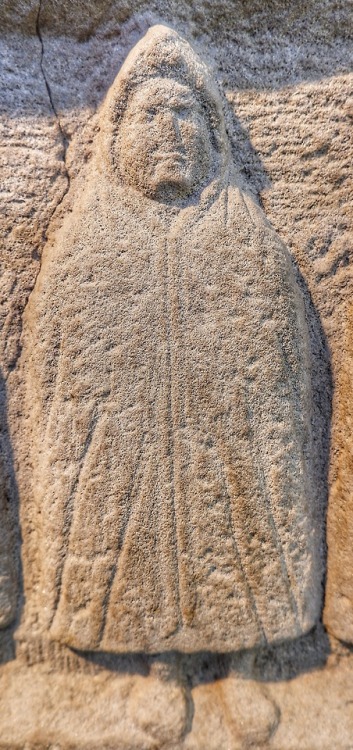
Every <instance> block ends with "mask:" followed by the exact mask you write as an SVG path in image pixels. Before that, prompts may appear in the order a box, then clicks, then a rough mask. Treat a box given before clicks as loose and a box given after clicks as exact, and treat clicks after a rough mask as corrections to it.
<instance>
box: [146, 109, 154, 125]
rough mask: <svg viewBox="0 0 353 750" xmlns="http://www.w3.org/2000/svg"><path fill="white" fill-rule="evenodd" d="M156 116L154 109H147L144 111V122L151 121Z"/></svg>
mask: <svg viewBox="0 0 353 750" xmlns="http://www.w3.org/2000/svg"><path fill="white" fill-rule="evenodd" d="M156 114H157V110H156V108H155V107H149V108H148V109H146V120H148V121H149V122H150V121H151V120H153V118H154V117H155V116H156Z"/></svg>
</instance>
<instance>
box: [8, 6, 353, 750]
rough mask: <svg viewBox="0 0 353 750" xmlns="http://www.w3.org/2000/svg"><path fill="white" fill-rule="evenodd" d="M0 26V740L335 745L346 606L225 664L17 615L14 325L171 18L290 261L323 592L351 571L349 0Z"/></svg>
mask: <svg viewBox="0 0 353 750" xmlns="http://www.w3.org/2000/svg"><path fill="white" fill-rule="evenodd" d="M39 11H40V13H39ZM0 15H1V20H2V30H3V32H5V31H6V37H5V36H3V37H2V38H1V53H2V61H3V64H2V67H1V82H2V91H1V110H2V118H1V131H2V141H1V148H2V153H3V155H4V158H3V159H2V167H1V171H2V179H1V202H2V205H3V206H4V208H5V210H4V213H3V214H2V219H1V221H2V229H1V236H2V238H3V244H2V251H1V262H2V264H3V265H2V269H1V295H2V296H1V308H0V309H1V325H2V328H1V330H2V334H1V362H2V364H1V367H2V377H3V381H2V384H3V385H2V391H1V392H2V417H1V426H2V433H1V434H2V446H3V471H2V486H3V492H4V495H3V497H4V498H6V502H2V503H1V508H0V509H1V513H2V514H3V516H2V517H3V518H4V519H5V520H4V522H3V526H2V529H4V530H5V534H4V541H2V544H4V547H2V549H5V554H4V555H3V557H2V558H1V559H4V560H5V571H6V572H5V577H6V580H7V581H9V580H11V582H12V581H14V584H13V587H11V592H12V593H11V596H10V599H11V605H10V608H8V603H5V607H4V609H6V607H7V608H8V609H7V611H8V612H11V614H10V615H9V617H13V616H14V613H15V608H14V601H13V597H14V592H15V590H16V585H15V580H17V582H18V587H19V591H20V593H19V596H18V597H17V613H18V614H17V620H16V621H15V624H14V626H13V627H12V628H7V629H6V628H5V629H3V630H2V631H0V639H1V649H2V650H1V653H2V658H3V665H2V667H1V676H0V680H1V703H0V716H1V718H0V727H1V733H0V734H1V742H2V746H3V747H4V748H5V747H6V748H24V747H26V750H28V748H30V749H31V750H32V748H33V750H34V748H35V749H36V750H38V749H39V748H44V747H48V745H49V746H51V747H59V748H63V749H64V748H65V750H66V748H96V747H97V746H99V747H103V748H108V747H109V748H118V747H119V748H120V747H127V748H129V747H131V748H144V747H146V748H150V747H151V748H152V747H153V748H154V747H170V748H171V747H180V748H181V747H183V748H184V747H185V748H195V749H196V748H205V747H207V748H211V749H212V748H213V747H214V748H217V750H218V749H219V748H223V747H224V748H228V747H229V746H231V747H234V748H238V747H239V748H246V747H249V746H254V747H270V748H275V749H278V750H283V749H284V748H286V750H287V748H288V749H291V748H293V750H294V749H295V750H297V749H298V750H299V749H300V750H304V749H307V750H314V749H315V748H317V749H318V750H319V748H320V750H325V748H327V749H328V748H330V750H331V748H332V747H335V748H336V747H337V748H345V749H347V750H348V748H349V747H350V746H351V738H352V736H353V726H352V722H353V704H352V700H353V696H352V687H351V686H352V654H351V647H350V646H348V645H345V643H344V641H348V640H349V637H347V636H348V634H349V633H351V619H347V621H346V624H345V619H344V613H345V612H347V613H348V614H347V615H346V617H347V618H350V610H349V607H347V608H346V609H345V608H344V607H343V608H342V615H340V616H339V621H337V614H336V613H337V607H336V608H335V611H334V613H333V612H332V607H331V612H330V609H329V608H328V610H327V616H326V620H325V621H326V624H327V627H328V632H326V631H325V630H324V629H323V627H322V625H320V624H319V625H318V626H317V627H316V628H315V629H314V630H313V631H312V632H311V633H309V634H308V635H307V636H303V637H301V638H299V639H297V640H294V641H292V642H290V643H287V644H281V645H279V646H272V647H261V648H257V649H255V650H249V651H246V652H244V653H243V654H238V655H235V654H229V655H227V656H225V655H222V654H210V653H207V652H205V653H203V654H200V655H189V656H183V657H180V656H178V655H176V654H175V655H173V654H171V655H170V656H169V657H168V658H166V657H162V656H161V657H157V656H147V655H138V656H127V657H125V656H114V655H107V654H85V655H81V656H79V655H75V653H74V652H73V651H71V650H70V649H69V648H65V647H63V646H56V645H55V644H54V645H53V644H52V643H50V642H49V641H47V640H46V639H43V638H42V637H41V636H37V630H38V628H37V626H38V622H37V619H36V613H35V609H33V610H31V615H30V618H29V619H28V620H27V621H26V622H25V621H24V619H23V612H24V608H23V604H24V596H23V586H25V587H26V589H27V590H26V591H25V594H28V593H32V594H33V592H35V585H36V581H35V568H34V566H32V564H31V563H32V561H33V558H32V557H31V555H32V553H33V550H34V549H35V542H34V541H33V540H34V538H35V537H34V536H33V531H34V532H35V529H33V519H32V518H31V513H30V502H29V499H30V497H29V487H30V485H31V477H32V463H31V459H30V456H29V452H28V451H27V449H25V448H24V445H25V444H27V443H25V442H24V436H25V435H26V436H27V437H26V441H28V433H27V432H26V430H27V429H28V421H27V423H26V413H27V412H26V409H25V405H24V403H23V399H24V392H25V388H24V384H25V380H26V372H25V369H24V368H23V364H22V363H23V361H24V360H23V355H22V356H21V351H22V344H23V339H22V338H21V334H22V325H23V313H24V310H25V308H26V305H27V301H28V297H29V294H30V292H31V291H32V289H33V287H34V284H35V281H36V278H37V276H38V273H39V270H40V262H41V256H42V250H43V248H44V245H45V244H46V242H47V241H48V238H49V240H51V239H52V238H53V237H55V236H56V234H57V232H58V230H59V229H60V226H61V225H62V222H63V219H64V217H65V216H66V215H67V213H68V211H70V210H71V207H72V205H73V198H74V196H75V190H76V187H75V186H78V185H79V184H80V179H81V173H82V172H83V170H84V169H85V168H86V166H87V164H88V165H89V163H90V161H91V159H92V154H93V151H94V143H95V139H96V135H97V132H98V127H99V116H100V115H99V111H100V106H101V104H102V103H103V101H104V99H105V96H106V93H107V91H108V89H109V87H110V86H111V84H112V83H113V81H114V79H115V77H116V74H117V72H118V70H119V68H120V66H121V64H122V62H123V60H124V59H125V57H126V55H127V53H128V52H129V50H130V49H131V48H132V47H133V46H134V44H135V43H136V42H137V41H138V39H140V38H141V36H142V35H143V34H144V33H145V32H146V31H147V29H148V27H149V26H151V25H153V24H154V23H161V22H162V23H169V24H171V25H172V26H173V27H174V28H176V29H177V30H178V31H179V32H180V33H181V34H182V35H184V36H185V37H186V38H187V39H188V40H189V41H190V42H191V43H192V44H193V46H194V48H195V49H196V50H197V51H198V52H199V53H200V54H201V56H202V57H203V59H204V60H205V61H206V62H207V63H208V65H210V66H211V67H212V68H213V70H214V71H215V76H216V78H217V80H218V83H219V84H220V86H221V89H222V90H223V92H224V94H225V96H226V98H227V100H228V103H229V106H230V109H229V111H228V112H227V128H228V132H229V133H230V140H231V145H232V153H233V159H234V162H235V164H236V166H237V168H238V171H239V178H240V182H241V184H242V187H243V189H245V188H246V190H247V191H249V193H250V194H251V195H252V196H253V197H254V199H255V200H259V201H260V203H261V204H262V207H263V209H264V211H265V213H266V216H267V218H268V219H269V220H270V222H271V223H272V225H273V227H274V228H275V230H276V231H277V233H278V235H279V237H280V238H281V239H282V241H283V242H284V243H285V244H286V246H287V247H288V248H289V249H290V252H291V254H292V256H293V258H294V262H295V265H296V268H297V280H298V283H299V286H300V289H301V294H302V295H303V298H304V300H305V305H306V319H307V323H308V325H309V330H310V337H311V352H312V355H311V356H312V383H313V386H314V388H313V391H314V393H313V419H314V425H315V430H314V434H315V435H316V440H317V443H316V449H315V461H316V467H315V472H316V476H317V477H318V484H317V491H318V496H319V497H320V502H321V503H322V506H321V507H322V508H323V509H325V507H326V503H327V497H328V496H329V500H330V498H331V497H332V502H331V503H330V506H329V507H330V514H331V519H332V521H331V527H330V528H331V536H329V537H328V538H329V541H330V545H331V553H330V549H329V559H330V554H331V556H332V560H333V561H334V563H333V564H332V566H331V568H329V571H328V573H329V575H330V571H331V583H330V591H331V592H332V591H333V592H334V596H335V597H336V596H337V591H339V585H340V584H339V583H338V582H339V581H340V577H341V578H342V577H344V578H345V580H346V579H349V569H350V568H351V567H352V560H351V556H350V555H351V552H350V546H349V544H347V550H346V551H345V552H344V554H342V555H341V559H338V562H336V561H335V549H337V546H338V543H337V537H340V526H339V524H338V521H337V520H336V515H335V508H336V507H337V505H336V503H338V505H339V507H340V515H339V516H338V515H337V518H338V520H339V521H340V523H347V521H344V520H343V521H341V520H340V519H341V518H342V508H343V509H344V513H345V517H346V518H348V522H349V518H351V517H352V511H351V509H350V505H349V502H350V496H349V493H348V495H347V500H344V502H342V497H344V498H345V497H346V496H345V495H342V492H341V494H340V495H337V493H340V484H339V482H337V481H336V476H337V463H338V466H340V462H339V460H338V461H337V454H338V451H339V450H341V448H339V447H338V446H341V445H342V441H343V444H344V450H345V451H346V450H348V451H349V421H348V423H347V425H346V424H345V429H344V432H343V434H342V433H341V427H340V424H341V423H340V420H341V419H342V404H344V403H346V402H345V400H344V398H345V397H344V395H342V394H344V393H347V394H349V385H350V382H351V381H350V380H349V379H348V381H347V375H346V373H345V372H343V374H341V370H342V361H341V360H342V352H343V351H344V352H345V353H346V356H349V345H344V347H342V340H343V339H344V340H346V339H347V340H348V341H349V333H348V334H346V333H344V332H346V331H347V327H349V316H348V317H347V314H346V305H347V301H349V299H350V297H351V292H352V289H351V275H352V273H351V247H352V243H351V236H352V218H351V217H352V212H351V205H350V201H351V194H352V181H351V163H352V141H351V133H352V118H353V98H352V80H353V79H352V52H351V49H352V42H351V38H350V30H351V28H352V22H351V15H352V7H351V4H349V3H341V4H338V3H335V4H333V3H329V2H328V3H322V2H320V3H305V4H299V5H296V6H295V7H290V6H289V5H288V4H285V3H269V4H266V7H264V6H263V5H261V6H260V4H258V5H256V4H255V3H254V4H250V3H246V4H245V3H244V4H243V3H228V4H227V3H212V4H206V3H198V4H197V7H196V4H191V3H185V4H183V3H178V4H168V8H166V7H165V6H163V5H162V4H159V5H157V4H156V5H155V6H153V5H151V4H148V5H147V4H142V3H141V4H138V3H134V4H133V5H131V4H129V7H128V6H127V5H126V6H124V5H123V4H122V3H109V4H108V3H106V4H98V3H90V4H86V3H84V4H78V3H62V4H60V7H59V6H57V5H56V4H55V5H54V4H50V3H46V2H44V1H42V3H41V5H40V6H39V4H38V3H34V4H30V3H28V4H26V3H19V4H17V3H3V4H2V6H1V9H0ZM69 188H70V190H69ZM346 371H347V372H348V373H349V367H346ZM348 377H349V376H348ZM342 383H343V385H341V384H342ZM336 384H338V385H337V386H336ZM333 385H334V386H335V387H334V388H332V386H333ZM342 389H344V390H342ZM347 402H348V403H349V396H347ZM340 404H341V407H340ZM344 413H346V412H344ZM344 418H345V417H344ZM347 428H348V429H347ZM347 434H348V437H347ZM338 458H339V457H338ZM348 465H349V463H348ZM338 470H339V471H341V473H342V469H340V468H339V469H338ZM348 481H349V477H348ZM332 484H333V486H334V492H333V493H332V495H331V494H330V487H331V485H332ZM19 501H20V502H19ZM19 508H20V515H21V529H22V531H21V534H22V542H23V544H22V546H20V540H21V538H20V534H19V531H18V526H19V524H18V516H19ZM349 513H350V516H349ZM7 545H8V547H7V549H9V548H10V549H11V555H9V554H8V552H7V549H6V546H7ZM20 550H21V551H22V555H21V557H20V555H19V554H18V553H19V551H20ZM13 553H14V554H13ZM16 556H17V560H16V559H14V558H16ZM21 560H22V561H25V567H26V574H25V576H24V575H23V570H22V565H21V564H20V561H21ZM2 564H3V563H2V562H1V565H2ZM342 565H343V566H344V576H342ZM1 576H3V573H2V568H1ZM2 580H3V579H2ZM3 590H4V591H5V592H6V590H8V589H6V587H4V588H3ZM349 590H350V589H349V586H348V587H347V584H346V583H345V589H344V591H345V592H347V591H349ZM37 593H38V591H37ZM37 600H38V599H37ZM2 601H4V599H3V600H2ZM347 601H348V600H347ZM342 603H344V600H343V599H342V597H341V598H340V604H342ZM0 605H1V601H0ZM340 611H341V610H340ZM31 618H32V619H31ZM5 622H6V621H5V620H4V623H5ZM335 636H336V637H340V638H342V642H341V643H340V642H339V641H337V640H336V638H335ZM15 653H16V660H15V659H14V655H15ZM147 696H149V698H147ZM146 705H149V706H150V710H147V711H146ZM323 707H324V708H323ZM254 713H255V718H254ZM0 746H1V745H0Z"/></svg>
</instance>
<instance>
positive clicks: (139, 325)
mask: <svg viewBox="0 0 353 750" xmlns="http://www.w3.org/2000/svg"><path fill="white" fill-rule="evenodd" d="M147 84H148V85H149V86H150V89H149V90H150V92H152V93H153V97H152V100H153V102H155V103H156V101H157V105H158V106H157V110H158V112H159V114H160V113H161V111H162V110H163V107H164V110H165V109H168V106H167V105H168V102H169V101H171V100H172V99H173V97H175V101H177V100H178V97H179V98H180V97H181V98H182V97H186V98H187V97H188V96H189V98H190V97H191V99H192V100H193V102H194V104H193V105H192V107H191V109H192V110H193V111H192V112H191V114H190V112H189V115H188V117H187V118H186V125H187V127H188V128H189V130H188V131H187V129H185V125H183V126H182V125H180V133H179V136H180V138H179V141H178V143H179V146H181V148H185V150H186V151H187V144H188V137H190V138H191V135H190V133H191V126H192V123H194V125H195V123H196V122H198V125H197V127H198V128H199V129H198V130H197V127H196V125H195V128H194V130H195V132H194V136H193V137H195V140H194V146H195V148H194V151H193V153H196V154H197V158H196V162H197V164H198V169H196V171H195V169H194V170H193V169H192V168H191V167H192V164H191V159H190V158H189V160H188V161H187V165H186V167H187V168H186V167H185V160H184V161H183V160H182V159H180V160H179V157H180V149H179V146H178V149H177V156H176V157H175V159H174V160H173V159H172V160H171V161H169V164H167V163H166V162H164V164H163V163H162V165H161V164H160V163H158V159H157V161H155V162H153V159H152V157H151V153H150V152H148V149H146V147H145V148H143V147H142V150H141V151H140V153H139V155H138V158H137V160H136V161H135V162H134V159H131V158H130V156H131V154H130V151H129V150H128V153H126V154H125V155H124V154H123V153H122V147H123V144H122V143H121V138H122V134H123V135H124V128H125V138H123V142H124V143H126V138H128V128H127V129H126V127H125V123H126V120H125V123H124V118H126V117H127V118H129V117H130V118H132V119H133V116H134V111H135V115H136V111H137V109H138V108H136V106H135V110H134V106H133V103H134V98H135V102H136V97H140V99H139V102H140V105H141V106H142V105H143V102H144V101H146V97H145V99H144V98H143V93H144V92H145V93H146V91H147V90H148V89H147ZM168 91H169V94H168ZM158 96H159V97H160V100H158ZM163 96H164V99H163ZM158 101H159V104H158ZM158 108H159V109H158ZM189 109H190V108H189ZM195 113H196V114H195ZM195 118H196V119H195ZM198 118H199V119H198ZM101 122H102V129H101V132H100V135H99V147H98V148H97V151H96V157H95V160H94V161H93V163H92V165H91V167H90V170H91V171H90V176H88V180H87V184H86V187H85V190H84V191H83V193H82V195H81V196H80V198H79V199H78V200H77V203H76V205H75V206H74V212H73V216H68V217H67V219H66V220H65V222H64V224H63V227H62V229H61V230H60V232H59V233H58V236H57V238H56V239H55V242H54V247H53V248H50V249H48V251H47V254H46V256H45V259H44V262H43V266H42V270H41V273H40V276H39V279H38V282H37V285H36V289H35V291H34V294H33V295H32V299H31V303H30V305H29V306H28V313H27V315H28V326H27V328H28V336H29V342H30V343H29V347H28V351H30V348H31V347H33V355H31V354H30V355H29V359H30V368H31V373H32V387H33V384H34V383H35V384H36V385H35V387H36V389H37V403H38V404H39V406H38V414H40V415H41V416H40V420H39V422H38V426H39V429H42V430H43V434H44V435H45V438H44V444H45V447H44V449H43V450H42V452H41V454H40V455H39V458H38V461H37V479H38V488H37V490H35V491H36V492H37V497H38V500H37V502H38V506H40V507H41V512H42V517H43V522H42V523H43V527H42V537H43V541H42V553H41V554H42V560H43V563H44V561H45V560H47V559H48V560H49V565H48V566H46V565H44V564H43V572H42V584H41V585H42V586H43V589H44V592H45V594H44V597H43V600H44V599H45V602H46V605H47V608H46V612H47V620H46V623H45V624H46V625H47V627H48V628H49V630H50V633H51V636H52V637H53V638H57V639H58V640H61V641H62V642H65V643H68V644H69V645H72V646H74V647H76V648H81V649H102V650H109V651H136V650H145V651H163V650H170V649H180V650H184V651H198V650H202V649H207V650H218V651H228V650H235V649H238V648H246V647H251V646H254V645H256V644H259V643H266V642H275V641H278V640H282V639H284V638H290V637H295V636H297V635H300V634H301V633H303V632H305V631H307V630H308V629H310V628H311V627H312V626H313V624H314V623H315V622H316V620H317V618H318V616H319V612H320V606H321V591H320V585H319V581H320V578H321V575H322V570H321V561H320V550H319V547H320V545H319V539H318V533H319V532H318V530H317V528H315V521H314V519H315V512H314V511H315V509H314V508H313V505H314V504H315V496H314V490H313V486H312V482H313V478H312V474H311V464H310V450H311V425H310V414H311V389H310V382H309V374H308V373H309V361H308V350H307V346H308V344H307V329H306V323H305V317H304V311H303V305H302V301H301V298H300V294H299V290H298V289H297V287H296V283H295V280H294V276H293V272H292V269H291V263H290V259H289V257H288V254H287V252H286V249H285V247H284V246H283V245H282V243H281V242H280V240H279V238H278V237H277V236H276V235H275V233H274V231H273V230H272V228H271V227H270V226H269V225H268V223H267V222H266V219H265V217H264V216H263V214H262V212H261V211H260V209H259V208H258V207H257V206H256V205H255V204H254V202H253V201H252V200H251V199H250V198H249V196H247V195H246V194H243V193H242V192H241V191H240V190H239V187H238V186H237V182H236V177H235V174H234V168H233V166H232V163H231V158H230V150H229V145H228V138H227V134H226V129H225V125H224V119H223V112H222V103H221V99H220V96H219V93H218V91H217V88H216V86H215V84H214V82H213V81H212V78H211V76H210V74H209V72H208V70H207V68H206V67H205V66H204V65H203V63H202V62H201V61H200V59H199V58H198V57H197V55H196V54H195V53H194V52H193V50H192V49H191V47H190V46H189V44H188V43H187V42H185V41H184V40H183V39H181V37H180V36H179V35H178V34H177V33H176V32H174V31H172V30H171V29H168V28H166V27H160V26H159V27H154V28H153V29H151V30H150V31H149V32H148V34H147V35H146V37H145V38H144V39H143V40H142V41H141V42H140V43H139V44H138V45H137V46H136V47H135V48H134V50H133V51H132V53H130V55H129V57H128V59H127V61H126V63H125V65H124V66H123V68H122V70H121V72H120V73H119V75H118V77H117V79H116V81H115V83H114V84H113V86H112V88H111V90H110V92H109V94H108V96H107V100H106V104H105V107H104V109H103V111H102V117H101ZM130 124H131V123H130ZM135 125H136V120H135ZM204 127H208V128H209V131H208V136H207V137H206V136H205V134H204ZM178 128H179V125H178ZM152 131H153V128H152V126H151V133H152ZM196 131H197V132H196ZM187 132H189V136H187V135H185V134H187ZM183 134H184V135H183ZM149 135H150V134H146V140H147V141H148V138H149ZM152 135H153V134H152ZM179 136H178V137H179ZM151 137H152V136H151ZM183 137H184V141H183ZM197 138H199V139H200V143H201V142H202V143H203V144H204V146H205V148H204V150H202V148H201V147H200V148H199V147H198V146H197ZM119 139H120V140H119ZM161 139H162V141H163V133H161ZM195 144H196V145H195ZM137 145H138V144H137ZM131 148H132V146H131ZM198 148H199V150H198ZM160 152H161V154H162V153H163V148H161V150H160ZM171 153H172V154H173V153H174V154H175V148H174V151H173V149H172V150H171ZM139 159H141V163H140V162H139ZM178 160H179V161H178ZM152 162H153V164H152ZM146 164H147V165H149V166H148V169H149V172H148V179H147V177H146V179H145V182H143V180H142V177H141V172H140V171H139V170H140V166H142V167H143V168H145V165H146ZM151 164H152V166H151ZM136 165H137V167H136ZM190 165H191V166H190ZM189 166H190V169H189V168H188V167H189ZM157 167H158V168H160V167H161V169H162V173H163V175H164V176H163V177H162V178H160V179H155V175H156V174H157V172H156V170H157ZM163 170H164V172H163ZM143 174H145V175H146V174H147V172H145V173H143V170H142V175H143ZM173 174H174V177H173ZM168 175H169V176H168ZM178 175H179V176H178ZM197 175H198V178H197ZM141 180H142V182H141ZM30 330H32V339H31V333H30ZM268 581H270V585H269V584H268Z"/></svg>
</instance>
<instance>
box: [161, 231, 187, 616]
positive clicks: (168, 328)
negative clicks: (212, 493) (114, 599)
mask: <svg viewBox="0 0 353 750" xmlns="http://www.w3.org/2000/svg"><path fill="white" fill-rule="evenodd" d="M163 261H164V262H163V279H164V288H165V295H164V299H165V304H164V319H165V334H166V345H167V356H166V365H165V366H166V378H165V379H166V382H167V384H168V392H167V420H168V424H167V435H168V444H169V453H170V468H169V471H170V482H171V494H172V498H171V499H172V513H173V520H172V525H173V530H174V543H175V550H176V560H177V565H176V578H177V591H176V595H177V597H176V599H177V601H176V606H177V619H178V621H179V622H180V623H181V624H182V623H183V614H182V609H181V597H180V559H179V539H178V529H177V514H176V507H175V466H174V452H175V445H174V418H173V406H172V342H171V338H172V314H171V292H170V286H171V285H172V279H171V273H170V255H169V242H168V238H167V239H166V240H165V242H164V252H163Z"/></svg>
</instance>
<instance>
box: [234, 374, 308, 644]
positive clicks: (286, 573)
mask: <svg viewBox="0 0 353 750" xmlns="http://www.w3.org/2000/svg"><path fill="white" fill-rule="evenodd" d="M244 387H245V389H246V396H247V397H246V400H245V403H246V405H247V410H248V414H249V425H250V427H251V444H252V450H253V455H254V457H255V463H256V464H257V471H258V476H259V480H260V484H261V487H262V492H263V497H264V500H265V503H266V507H267V510H268V518H269V521H270V526H271V530H272V534H273V539H274V542H275V544H276V547H277V551H278V554H279V559H280V563H281V569H282V573H283V580H284V583H285V587H286V591H287V597H288V602H289V604H290V607H291V610H292V613H293V616H294V619H295V623H296V626H297V628H298V631H299V630H300V622H299V612H298V605H297V602H296V599H295V597H294V594H293V592H292V589H291V579H290V575H289V571H288V565H287V560H286V556H285V553H284V549H283V545H282V541H281V538H280V534H279V532H278V529H277V526H276V522H275V517H274V514H273V509H272V503H271V498H270V493H269V490H268V487H267V482H266V477H265V472H264V469H263V465H262V459H261V454H260V453H259V451H258V448H257V442H256V440H255V431H254V414H253V412H252V409H251V405H250V404H251V401H250V388H249V386H248V387H247V386H246V382H244ZM256 457H257V461H256Z"/></svg>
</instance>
